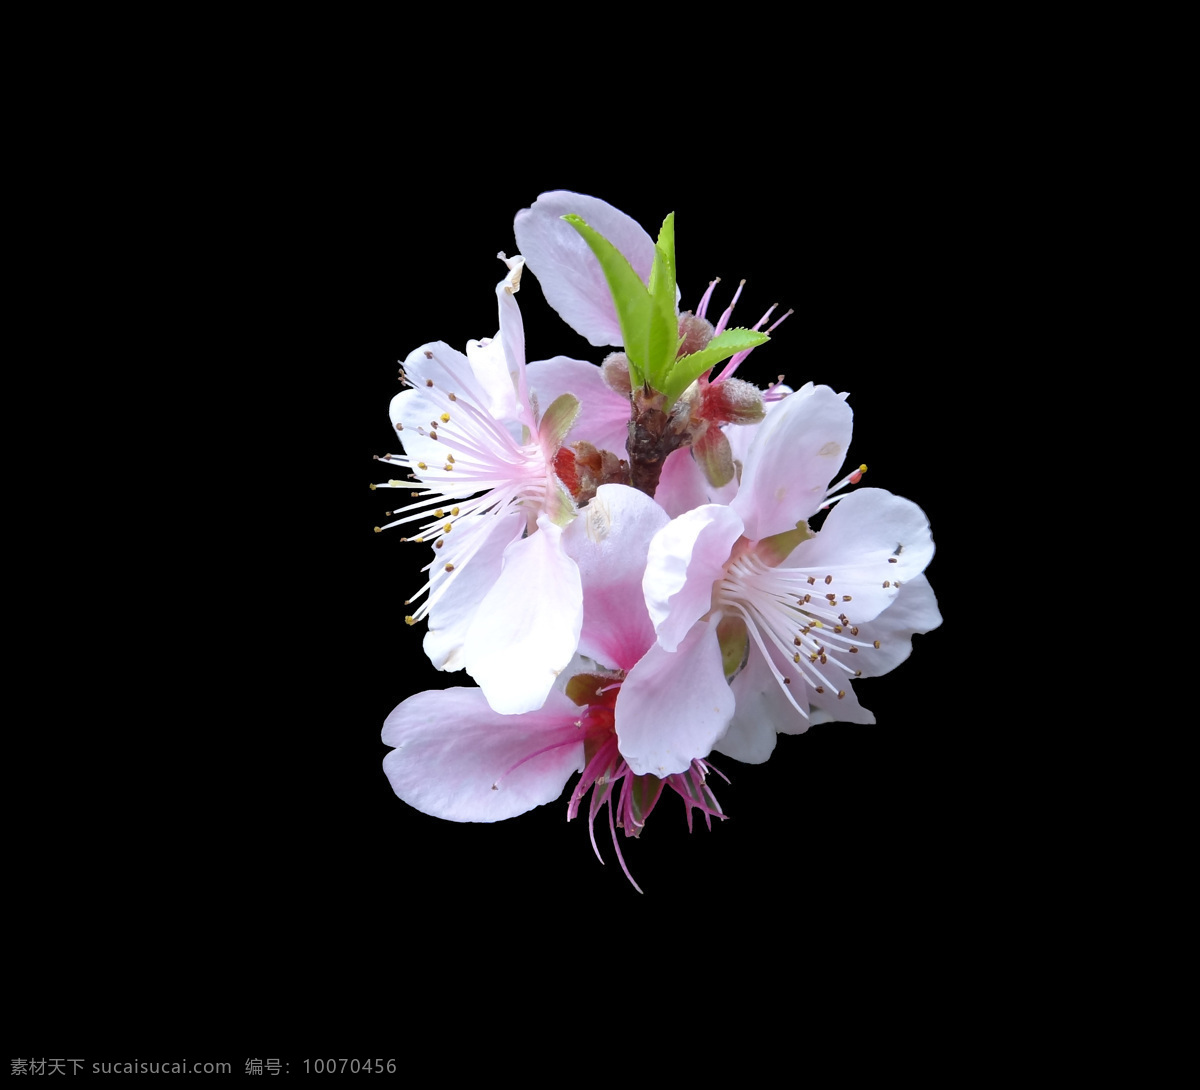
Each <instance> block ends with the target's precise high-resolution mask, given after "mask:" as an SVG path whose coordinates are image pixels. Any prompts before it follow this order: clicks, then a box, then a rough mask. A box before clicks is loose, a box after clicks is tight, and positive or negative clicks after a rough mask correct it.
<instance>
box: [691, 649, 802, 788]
mask: <svg viewBox="0 0 1200 1090" xmlns="http://www.w3.org/2000/svg"><path fill="white" fill-rule="evenodd" d="M730 687H731V688H732V689H733V696H734V699H735V700H736V701H737V707H736V709H735V711H734V714H733V721H732V722H731V723H730V724H729V730H728V731H726V733H725V736H724V737H723V738H722V739H721V740H720V741H719V742H718V743H717V744H716V745H715V746H714V747H713V748H714V749H715V750H716V751H717V752H718V753H724V754H725V755H726V756H727V757H732V758H733V759H734V760H735V761H743V762H745V763H746V764H749V765H758V764H762V763H763V762H764V761H765V760H767V758H768V757H770V756H771V753H772V752H773V751H774V749H775V734H776V732H777V731H778V729H779V725H780V724H782V723H786V722H789V721H791V720H792V719H796V720H798V721H799V722H800V723H802V724H803V727H805V728H806V727H807V726H808V721H807V720H806V719H804V717H803V716H802V715H800V713H799V712H797V711H796V709H795V708H793V707H792V705H791V704H790V703H789V702H788V699H787V697H786V696H784V695H783V693H782V692H781V691H780V688H779V683H778V682H777V681H776V680H775V677H774V675H773V674H772V673H771V671H770V669H769V668H768V667H767V660H766V659H765V658H764V657H763V655H762V652H761V651H759V649H758V648H757V647H756V646H755V645H754V643H753V642H751V644H750V654H749V658H748V660H747V662H746V665H745V667H744V668H743V669H742V670H741V672H740V673H739V674H738V675H737V677H735V678H734V679H733V682H732V683H731V686H730ZM802 729H803V728H802Z"/></svg>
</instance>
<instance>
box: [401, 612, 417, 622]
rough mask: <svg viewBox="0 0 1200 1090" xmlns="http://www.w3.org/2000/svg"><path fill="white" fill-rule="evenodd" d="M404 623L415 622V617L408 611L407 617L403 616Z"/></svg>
mask: <svg viewBox="0 0 1200 1090" xmlns="http://www.w3.org/2000/svg"><path fill="white" fill-rule="evenodd" d="M404 623H405V624H416V623H417V619H416V617H414V616H413V615H412V614H411V613H410V614H409V615H408V616H407V617H405V618H404Z"/></svg>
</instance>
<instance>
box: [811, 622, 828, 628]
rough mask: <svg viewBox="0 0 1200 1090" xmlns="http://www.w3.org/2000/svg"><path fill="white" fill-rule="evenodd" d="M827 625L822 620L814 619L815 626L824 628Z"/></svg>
mask: <svg viewBox="0 0 1200 1090" xmlns="http://www.w3.org/2000/svg"><path fill="white" fill-rule="evenodd" d="M824 627H825V626H824V625H823V624H822V623H821V622H820V621H813V628H824Z"/></svg>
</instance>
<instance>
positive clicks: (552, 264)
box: [513, 189, 654, 346]
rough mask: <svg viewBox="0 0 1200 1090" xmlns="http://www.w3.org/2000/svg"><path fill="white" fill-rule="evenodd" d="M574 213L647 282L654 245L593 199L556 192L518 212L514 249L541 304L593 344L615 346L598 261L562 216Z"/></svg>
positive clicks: (616, 325) (614, 323)
mask: <svg viewBox="0 0 1200 1090" xmlns="http://www.w3.org/2000/svg"><path fill="white" fill-rule="evenodd" d="M567 215H577V216H580V217H582V219H583V220H584V221H585V222H586V223H587V224H588V225H589V226H590V227H593V228H595V230H597V231H599V232H600V234H602V235H603V236H604V237H605V238H606V239H608V241H609V242H611V243H612V244H613V245H614V246H615V247H616V248H617V249H618V250H620V252H621V253H622V254H624V255H625V258H626V260H627V261H628V262H629V264H630V265H631V266H633V270H634V272H636V273H637V274H638V276H640V277H641V278H642V282H643V283H646V282H648V281H649V279H650V270H651V269H652V268H653V267H654V241H653V240H652V239H651V238H650V236H649V235H648V234H646V232H645V231H644V230H642V227H641V225H640V224H639V223H638V222H637V221H636V220H633V219H631V218H630V217H629V216H627V215H625V213H624V212H621V211H619V210H618V209H616V208H614V207H613V206H612V205H611V204H608V203H607V202H606V201H602V200H600V199H599V198H598V197H587V196H584V195H583V194H581V193H571V192H569V191H567V190H561V189H560V190H556V191H555V192H552V193H543V194H541V196H539V197H538V199H537V200H536V201H534V203H533V207H532V208H523V209H521V211H520V212H518V213H517V217H516V221H515V222H514V224H513V228H514V230H515V232H516V236H517V245H518V247H519V248H520V250H521V253H522V254H523V255H524V257H525V261H526V264H528V266H529V268H530V269H532V270H533V273H534V275H535V276H536V277H537V278H538V283H539V284H541V286H542V293H543V294H544V295H545V296H546V301H547V302H548V303H549V304H550V305H551V306H552V307H553V308H554V309H555V310H556V311H558V313H559V315H560V316H561V317H562V319H563V321H565V322H566V323H567V325H569V326H570V327H571V328H572V329H574V330H575V331H576V332H577V333H579V334H581V335H582V336H583V337H585V338H587V341H588V343H589V344H593V345H597V346H598V345H604V344H608V345H620V344H622V343H623V341H622V337H621V323H620V322H619V321H618V319H617V311H616V307H614V306H613V301H612V295H611V293H610V292H609V290H608V281H607V280H605V278H604V272H603V271H602V270H601V268H600V262H599V261H597V260H596V256H595V255H594V254H593V253H592V251H591V250H590V249H589V248H588V245H587V243H586V242H584V241H583V238H582V237H581V236H580V235H579V233H578V232H577V231H576V230H575V228H573V227H572V226H571V225H570V224H569V223H566V222H564V220H563V218H562V217H563V216H567Z"/></svg>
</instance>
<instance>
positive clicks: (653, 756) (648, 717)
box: [615, 616, 734, 778]
mask: <svg viewBox="0 0 1200 1090" xmlns="http://www.w3.org/2000/svg"><path fill="white" fill-rule="evenodd" d="M718 619H719V618H718V617H716V616H714V617H710V618H709V619H708V620H706V621H701V622H700V623H699V624H696V625H694V626H693V627H692V630H691V631H690V632H689V633H688V634H687V636H686V638H685V639H684V640H683V642H682V643H680V645H679V649H678V650H677V651H664V650H663V649H662V648H661V647H660V646H658V645H657V644H655V645H654V646H653V647H651V648H650V650H649V651H647V652H646V654H645V656H644V657H643V658H642V660H641V661H640V662H639V663H638V664H637V665H636V666H635V667H634V668H633V669H632V670H631V671H630V672H629V676H628V677H626V679H625V682H624V684H622V686H621V692H620V693H619V694H618V696H617V705H616V709H615V711H616V727H617V738H618V739H619V743H620V749H621V756H623V757H624V758H625V761H626V763H627V764H628V765H629V767H630V768H631V769H632V770H633V771H634V773H635V774H637V775H639V776H640V775H644V774H646V773H651V774H653V775H655V776H658V777H660V778H661V777H664V776H670V775H672V774H673V773H676V772H684V771H686V770H687V769H688V768H689V767H690V765H691V762H692V761H693V759H695V758H697V757H706V756H708V754H709V753H710V752H712V748H713V745H714V744H715V743H716V742H717V740H718V739H719V738H720V737H721V736H722V735H723V734H724V733H725V730H726V728H727V727H728V726H729V721H730V719H732V718H733V712H734V697H733V690H731V689H730V688H729V684H728V682H726V680H725V670H724V667H723V666H722V663H721V648H720V645H719V644H718V642H717V621H718Z"/></svg>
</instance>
